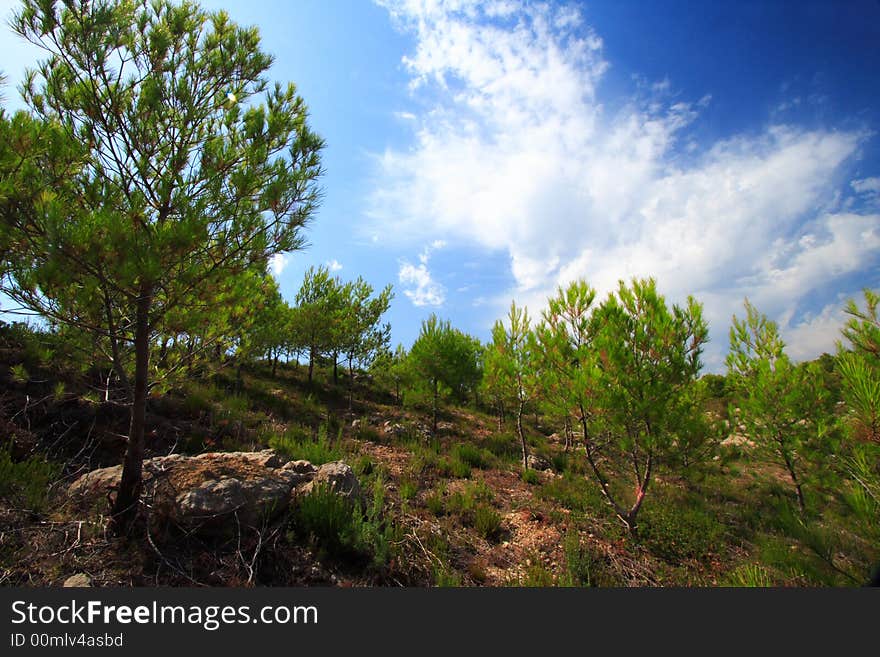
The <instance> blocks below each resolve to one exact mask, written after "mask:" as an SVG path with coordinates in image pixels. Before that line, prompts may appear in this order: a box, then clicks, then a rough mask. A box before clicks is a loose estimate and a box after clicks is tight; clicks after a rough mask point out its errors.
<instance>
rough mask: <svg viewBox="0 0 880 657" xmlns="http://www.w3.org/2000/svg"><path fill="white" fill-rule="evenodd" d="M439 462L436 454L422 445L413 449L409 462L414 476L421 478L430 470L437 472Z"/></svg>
mask: <svg viewBox="0 0 880 657" xmlns="http://www.w3.org/2000/svg"><path fill="white" fill-rule="evenodd" d="M438 462H439V459H438V458H437V454H436V453H434V452H433V451H432V450H430V449H428V448H427V447H423V446H421V445H420V446H418V447H415V448H413V455H412V458H411V459H410V462H409V464H410V470H411V471H412V473H413V475H414V476H416V477H419V476H420V475H423V474H425V473H426V472H428V471H429V470H435V469H436V468H437V464H438Z"/></svg>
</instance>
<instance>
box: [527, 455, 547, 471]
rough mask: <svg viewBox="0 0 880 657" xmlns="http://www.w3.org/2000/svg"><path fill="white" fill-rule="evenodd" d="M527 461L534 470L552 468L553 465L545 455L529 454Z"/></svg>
mask: <svg viewBox="0 0 880 657" xmlns="http://www.w3.org/2000/svg"><path fill="white" fill-rule="evenodd" d="M526 462H527V463H528V464H529V467H530V468H531V469H532V470H552V469H553V465H552V464H551V463H550V461H548V460H547V459H545V458H544V457H543V456H538V455H537V454H529V456H528V458H527V459H526Z"/></svg>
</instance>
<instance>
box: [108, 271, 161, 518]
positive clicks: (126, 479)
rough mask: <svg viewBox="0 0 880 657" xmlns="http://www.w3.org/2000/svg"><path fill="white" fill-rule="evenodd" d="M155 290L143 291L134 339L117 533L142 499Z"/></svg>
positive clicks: (114, 513) (116, 505)
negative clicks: (132, 375)
mask: <svg viewBox="0 0 880 657" xmlns="http://www.w3.org/2000/svg"><path fill="white" fill-rule="evenodd" d="M152 302H153V290H152V289H151V288H149V287H144V288H142V289H141V296H140V297H139V298H138V300H137V315H136V327H135V335H134V355H135V368H134V400H133V403H132V406H131V424H130V427H129V431H128V447H127V449H126V451H125V460H124V461H123V465H122V479H121V481H120V482H119V490H118V492H117V493H116V501H115V503H114V504H113V508H112V510H111V515H112V518H113V525H114V529H115V531H117V532H121V531H124V530H126V529H127V528H128V527H130V526H131V523H132V521H133V520H134V518H135V517H136V515H137V505H138V500H139V499H140V495H141V484H142V477H141V475H142V469H143V464H144V423H145V421H146V410H147V384H148V377H149V372H150V370H149V367H150V307H151V305H152Z"/></svg>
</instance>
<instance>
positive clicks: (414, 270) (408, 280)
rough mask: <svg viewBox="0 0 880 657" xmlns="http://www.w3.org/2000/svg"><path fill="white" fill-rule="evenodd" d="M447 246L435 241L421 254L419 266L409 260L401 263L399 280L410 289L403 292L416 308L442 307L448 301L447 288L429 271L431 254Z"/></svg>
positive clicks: (440, 241)
mask: <svg viewBox="0 0 880 657" xmlns="http://www.w3.org/2000/svg"><path fill="white" fill-rule="evenodd" d="M444 246H445V243H444V242H443V241H442V240H435V241H434V242H432V243H431V244H430V245H429V246H426V247H425V248H424V249H423V250H422V252H421V253H420V254H419V264H418V265H413V264H412V263H410V262H409V261H407V260H401V261H400V269H399V271H398V274H397V278H398V280H399V281H400V283H401V285H407V286H409V287H407V288H405V289H404V290H403V293H404V294H405V295H406V297H407V298H408V299H409V300H410V301H412V302H413V305H415V306H442V305H443V302H444V301H445V300H446V288H444V287H443V286H442V285H441V284H440V283H438V282H437V281H435V280H434V278H433V277H432V275H431V272H430V271H429V270H428V262H429V261H430V259H431V252H432V251H435V250H437V249H441V248H443V247H444Z"/></svg>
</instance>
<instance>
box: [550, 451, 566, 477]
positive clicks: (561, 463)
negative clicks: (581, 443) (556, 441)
mask: <svg viewBox="0 0 880 657" xmlns="http://www.w3.org/2000/svg"><path fill="white" fill-rule="evenodd" d="M550 462H551V463H552V464H553V469H554V470H555V471H556V472H565V471H566V470H568V454H566V453H564V452H558V453H556V454H554V455H553V456H552V457H551V459H550Z"/></svg>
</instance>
